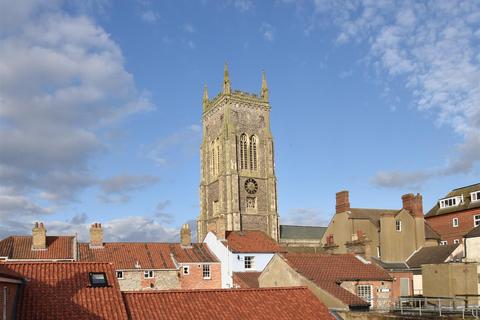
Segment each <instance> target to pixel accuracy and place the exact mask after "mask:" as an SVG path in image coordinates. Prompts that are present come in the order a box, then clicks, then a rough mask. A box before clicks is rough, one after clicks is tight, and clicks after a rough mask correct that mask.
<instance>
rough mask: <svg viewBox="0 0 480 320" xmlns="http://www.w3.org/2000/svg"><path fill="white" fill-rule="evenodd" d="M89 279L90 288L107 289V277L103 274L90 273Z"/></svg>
mask: <svg viewBox="0 0 480 320" xmlns="http://www.w3.org/2000/svg"><path fill="white" fill-rule="evenodd" d="M88 276H89V278H90V286H92V287H107V286H108V282H107V276H106V274H105V272H90V273H89V274H88Z"/></svg>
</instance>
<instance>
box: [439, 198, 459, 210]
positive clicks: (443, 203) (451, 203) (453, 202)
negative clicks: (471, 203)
mask: <svg viewBox="0 0 480 320" xmlns="http://www.w3.org/2000/svg"><path fill="white" fill-rule="evenodd" d="M462 203H463V195H462V196H457V197H451V198H446V199H442V200H440V201H439V204H440V208H441V209H443V208H450V207H456V206H458V205H460V204H462Z"/></svg>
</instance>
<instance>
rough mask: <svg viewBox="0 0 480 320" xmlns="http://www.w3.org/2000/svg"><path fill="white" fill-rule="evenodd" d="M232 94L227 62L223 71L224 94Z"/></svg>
mask: <svg viewBox="0 0 480 320" xmlns="http://www.w3.org/2000/svg"><path fill="white" fill-rule="evenodd" d="M231 92H232V87H231V85H230V78H229V76H228V65H227V63H226V62H225V67H224V69H223V91H222V93H223V94H230V93H231Z"/></svg>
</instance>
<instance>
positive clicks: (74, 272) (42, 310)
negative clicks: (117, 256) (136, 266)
mask: <svg viewBox="0 0 480 320" xmlns="http://www.w3.org/2000/svg"><path fill="white" fill-rule="evenodd" d="M4 266H5V267H6V268H8V269H9V270H11V271H13V272H16V273H18V274H21V275H22V277H24V278H25V279H26V282H25V283H24V284H23V285H22V287H23V288H22V290H20V295H19V297H18V300H17V305H16V313H17V319H27V320H28V319H74V320H76V319H127V312H126V309H125V305H124V303H123V300H122V295H121V293H120V288H119V286H118V283H117V281H116V278H115V274H114V270H113V266H112V264H110V263H82V262H23V263H14V262H9V263H5V264H4ZM89 272H104V273H105V274H106V277H107V281H108V284H109V286H108V287H95V288H92V287H90V281H89Z"/></svg>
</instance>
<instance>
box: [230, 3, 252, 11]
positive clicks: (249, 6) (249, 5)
mask: <svg viewBox="0 0 480 320" xmlns="http://www.w3.org/2000/svg"><path fill="white" fill-rule="evenodd" d="M233 6H234V7H235V8H236V9H237V10H239V11H240V12H246V11H249V10H251V9H252V8H253V2H252V1H250V0H235V1H234V2H233Z"/></svg>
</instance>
